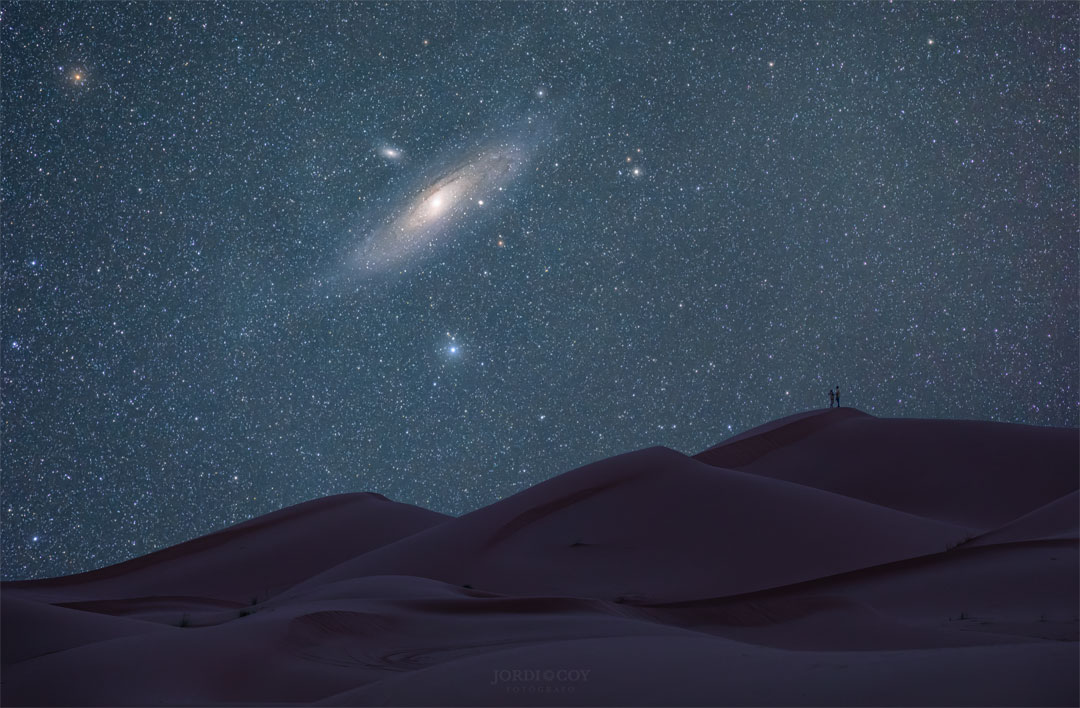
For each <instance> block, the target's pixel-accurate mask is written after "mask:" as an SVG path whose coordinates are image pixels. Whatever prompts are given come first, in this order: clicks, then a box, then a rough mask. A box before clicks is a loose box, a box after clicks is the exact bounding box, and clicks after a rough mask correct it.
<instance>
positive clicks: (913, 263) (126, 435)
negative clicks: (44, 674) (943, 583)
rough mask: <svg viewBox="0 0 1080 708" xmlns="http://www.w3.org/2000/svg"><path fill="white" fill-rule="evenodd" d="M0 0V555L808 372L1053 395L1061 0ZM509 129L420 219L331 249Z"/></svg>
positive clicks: (641, 430) (240, 504)
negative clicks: (401, 235) (490, 172)
mask: <svg viewBox="0 0 1080 708" xmlns="http://www.w3.org/2000/svg"><path fill="white" fill-rule="evenodd" d="M0 12H2V18H0V57H2V58H0V88H2V100H3V104H2V109H3V120H2V166H3V167H2V178H0V179H2V182H0V200H2V202H0V206H2V210H0V219H2V220H0V233H2V244H3V248H2V268H3V273H2V276H3V281H2V285H3V288H2V289H3V297H2V303H0V314H2V320H0V322H2V348H0V369H2V376H3V378H2V382H0V383H2V406H3V421H2V423H3V430H2V446H0V470H2V491H0V500H2V507H0V511H2V520H3V527H2V532H3V533H2V552H3V554H2V558H3V564H2V574H3V578H4V579H16V578H28V577H43V576H51V575H59V574H67V573H72V572H76V571H83V570H88V569H91V568H96V567H101V566H104V565H106V564H110V563H115V562H119V561H122V560H125V559H127V558H131V557H134V556H138V555H142V554H144V553H147V552H149V551H151V550H155V549H157V548H161V547H163V546H166V545H170V544H174V543H177V542H180V541H183V540H186V539H189V538H192V537H194V536H196V535H199V534H204V533H207V532H210V531H212V530H215V529H218V528H221V527H222V526H224V525H227V524H231V523H235V522H238V521H242V520H245V519H248V518H251V517H253V516H256V515H259V514H264V513H266V512H269V511H272V510H275V509H278V508H280V507H282V506H285V505H288V504H294V503H298V502H301V501H305V500H308V499H311V498H315V497H319V496H322V495H327V494H334V493H341V492H351V491H374V492H379V493H382V494H384V495H386V496H388V497H390V498H392V499H396V500H399V501H402V502H407V503H411V504H418V505H421V506H425V507H428V508H431V509H435V510H438V511H443V512H447V513H453V514H460V513H464V512H466V511H469V510H472V509H475V508H477V507H479V506H482V505H484V504H488V503H490V502H492V501H495V500H497V499H499V498H502V497H504V496H506V495H509V494H511V493H513V492H516V491H518V490H520V489H523V488H525V487H527V486H529V485H532V484H535V483H537V482H539V481H541V480H543V479H546V478H548V477H550V476H552V475H555V474H558V473H561V472H564V471H566V470H569V469H571V468H574V467H577V466H579V465H582V464H584V463H587V462H590V461H592V460H596V459H599V458H602V457H606V456H610V455H613V454H617V453H621V452H626V451H629V450H632V449H637V448H641V447H646V446H649V445H657V444H659V445H666V446H669V447H672V448H674V449H676V450H680V451H682V452H686V453H691V454H693V453H696V452H698V451H700V450H702V449H704V448H706V447H709V446H711V445H714V444H716V443H718V442H720V441H721V440H722V439H724V438H725V437H727V436H729V435H731V434H732V433H737V432H740V431H742V430H745V429H746V428H748V427H751V426H753V425H756V424H760V423H763V422H766V421H769V420H772V419H775V418H778V417H781V416H784V415H787V414H790V413H794V412H798V411H801V410H806V409H810V408H818V407H824V406H826V405H827V392H828V389H829V388H830V387H831V386H833V385H835V384H839V385H840V386H841V387H842V389H843V391H844V403H845V405H853V406H856V407H858V408H860V409H862V410H865V411H867V412H869V413H872V414H875V415H879V416H899V417H908V416H910V417H941V418H979V419H990V420H999V421H1009V422H1019V423H1029V424H1035V425H1058V426H1065V425H1076V424H1077V416H1078V410H1080V408H1078V406H1080V403H1078V391H1077V387H1078V384H1077V377H1078V374H1080V365H1078V346H1077V342H1078V336H1080V333H1078V314H1080V313H1078V298H1077V292H1078V285H1080V283H1078V278H1077V263H1078V261H1077V178H1078V173H1077V172H1078V171H1077V165H1078V151H1077V125H1078V118H1080V111H1078V102H1077V95H1078V90H1077V89H1078V85H1077V41H1076V38H1077V36H1078V17H1080V9H1078V6H1077V5H1076V4H1073V3H951V4H936V3H934V4H932V3H903V2H896V3H857V4H854V5H848V4H839V3H820V4H819V3H800V4H798V5H796V4H787V3H779V4H765V3H758V4H729V3H705V4H703V3H664V4H652V3H647V2H641V3H604V4H585V3H573V4H570V3H567V4H558V3H476V4H473V3H436V4H423V3H402V4H383V5H381V4H370V3H362V4H351V3H333V4H314V3H278V4H257V3H217V4H211V3H164V2H157V3H134V4H120V3H89V2H87V3H38V2H23V3H6V4H5V5H4V6H3V8H2V9H0ZM529 120H533V121H536V122H537V123H538V124H543V125H545V126H550V130H549V131H548V132H547V133H546V134H544V135H542V136H541V137H537V138H536V139H535V140H532V141H531V142H530V143H529V147H530V150H531V152H530V153H529V159H528V160H527V162H526V161H522V162H521V164H520V165H519V166H520V170H521V171H520V174H516V175H515V176H514V178H513V179H512V180H511V179H506V180H503V179H495V178H494V177H492V178H490V179H488V177H487V176H485V178H484V179H483V180H479V179H478V181H477V182H476V184H479V185H482V186H483V187H484V190H482V191H483V193H482V194H481V193H479V192H477V193H473V192H474V191H475V190H471V189H470V190H469V191H468V194H467V197H468V199H469V200H470V201H468V202H467V206H468V209H467V210H466V209H464V208H463V209H461V212H462V215H461V216H460V217H459V218H455V220H453V221H452V222H448V223H447V224H445V225H440V229H441V231H440V237H441V238H440V243H439V244H438V248H434V249H428V250H423V251H422V254H423V256H422V257H415V258H414V257H412V256H410V257H409V258H407V259H403V260H402V261H401V262H397V261H395V262H394V263H393V265H394V269H393V272H389V273H383V274H380V277H378V278H360V279H350V278H348V277H343V276H342V275H341V273H342V268H343V267H344V265H343V264H347V262H348V256H349V254H350V253H353V252H355V250H356V249H357V247H358V246H359V245H360V244H362V243H364V240H365V239H366V238H370V236H371V234H372V233H378V230H379V229H380V228H385V227H386V225H387V224H394V223H395V221H394V220H395V219H396V218H400V214H402V213H403V209H407V207H406V206H404V205H407V204H408V203H409V201H408V200H409V199H410V195H413V194H415V193H416V192H417V190H419V189H424V188H426V187H427V186H429V185H430V184H435V183H436V181H437V180H438V178H439V177H440V175H443V174H447V173H448V170H451V169H453V167H454V164H455V160H459V159H461V158H460V156H462V155H468V154H470V151H473V150H476V149H477V148H478V146H484V145H490V144H493V143H498V141H501V140H505V139H506V136H507V135H510V134H512V133H514V131H519V130H520V126H522V125H523V121H526V122H527V121H529ZM469 174H471V173H469ZM485 175H487V173H485ZM470 184H472V183H470ZM489 187H490V189H489ZM480 200H482V201H483V202H484V203H483V204H479V201H480ZM463 203H464V202H463ZM425 248H426V246H425ZM838 454H842V451H838Z"/></svg>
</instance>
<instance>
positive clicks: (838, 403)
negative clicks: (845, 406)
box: [836, 386, 840, 408]
mask: <svg viewBox="0 0 1080 708" xmlns="http://www.w3.org/2000/svg"><path fill="white" fill-rule="evenodd" d="M836 407H837V408H839V407H840V386H837V387H836Z"/></svg>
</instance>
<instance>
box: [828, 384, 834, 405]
mask: <svg viewBox="0 0 1080 708" xmlns="http://www.w3.org/2000/svg"><path fill="white" fill-rule="evenodd" d="M833 400H835V397H834V396H833V392H832V389H831V388H830V389H829V408H832V407H833Z"/></svg>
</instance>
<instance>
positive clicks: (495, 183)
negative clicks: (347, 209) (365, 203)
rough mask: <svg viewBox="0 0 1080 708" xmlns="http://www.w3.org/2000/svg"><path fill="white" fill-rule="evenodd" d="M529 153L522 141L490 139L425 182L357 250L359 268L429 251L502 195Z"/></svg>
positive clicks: (398, 262)
mask: <svg viewBox="0 0 1080 708" xmlns="http://www.w3.org/2000/svg"><path fill="white" fill-rule="evenodd" d="M530 153H531V151H530V150H529V149H528V148H527V147H525V146H524V144H523V143H521V142H516V141H507V142H499V143H494V144H490V145H487V146H485V147H483V148H481V149H479V150H477V151H474V152H473V153H472V154H471V155H470V156H469V157H468V158H466V159H463V160H459V161H458V162H457V163H456V164H455V165H453V166H452V167H451V168H450V169H448V170H444V171H443V172H442V173H440V176H439V177H437V178H435V179H432V180H429V181H427V182H425V183H423V184H422V185H421V187H420V188H419V189H416V190H414V191H412V192H411V193H409V194H408V195H406V197H405V198H404V200H403V202H402V205H401V206H400V207H399V208H397V209H396V210H395V211H394V212H392V213H391V214H390V215H389V216H388V217H387V218H386V219H384V220H383V221H382V222H381V223H380V224H379V225H378V226H376V227H375V228H374V229H372V231H371V232H370V233H369V235H368V237H367V238H366V239H365V240H364V243H363V244H361V245H360V247H359V248H358V249H356V251H354V253H353V256H352V266H353V268H354V270H355V272H359V273H377V272H386V271H389V270H392V269H395V268H400V267H402V266H404V265H406V264H407V263H411V262H414V261H415V260H420V259H423V258H424V257H426V256H429V255H430V254H431V253H433V252H434V251H435V250H436V249H437V247H438V246H440V245H441V244H443V243H444V242H445V241H447V240H448V237H449V235H450V234H451V233H452V232H453V230H454V227H455V226H457V225H459V224H460V223H461V221H462V220H463V219H464V218H466V217H467V216H468V215H469V214H470V213H472V212H475V211H476V210H480V209H483V208H485V206H490V205H491V204H492V203H493V202H495V201H496V200H497V198H498V193H499V192H500V191H502V190H503V189H504V188H505V187H506V186H507V185H508V184H509V183H510V182H512V181H513V180H514V178H515V177H517V176H518V175H520V174H521V173H522V171H523V170H524V168H525V165H526V164H527V163H528V161H529V158H530Z"/></svg>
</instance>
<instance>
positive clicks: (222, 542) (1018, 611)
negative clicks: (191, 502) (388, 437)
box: [0, 409, 1080, 705]
mask: <svg viewBox="0 0 1080 708" xmlns="http://www.w3.org/2000/svg"><path fill="white" fill-rule="evenodd" d="M1076 443H1077V431H1075V430H1062V429H1041V428H1030V427H1025V426H1014V425H1001V424H993V423H979V422H972V421H962V422H958V421H915V420H884V419H877V418H874V417H871V416H868V415H866V414H864V413H861V412H859V411H857V410H854V409H833V410H829V411H811V412H808V413H804V414H800V415H797V416H792V417H789V418H786V419H782V420H780V421H775V422H774V423H771V424H768V425H765V426H761V427H760V428H756V429H754V430H751V431H747V433H744V434H741V435H739V436H736V437H734V438H732V439H730V440H728V441H726V442H725V443H723V444H721V445H718V446H716V447H714V448H711V449H709V450H707V451H705V452H703V453H701V454H699V455H697V456H695V457H688V456H686V455H682V454H680V453H678V452H675V451H673V450H669V449H666V448H648V449H645V450H640V451H637V452H632V453H628V454H625V455H620V456H618V457H614V458H610V459H607V460H602V461H599V462H596V463H593V464H590V465H586V466H584V467H581V468H579V469H576V470H572V471H570V472H567V473H565V474H562V475H559V476H557V477H554V478H552V479H550V480H547V481H545V482H543V483H541V484H538V485H536V486H534V487H532V488H530V489H526V490H524V491H522V492H520V493H518V494H515V495H513V496H511V497H508V498H506V499H503V500H501V501H499V502H496V503H494V504H492V505H490V506H487V507H484V508H482V509H478V510H476V511H474V512H472V513H470V514H466V515H464V516H462V517H459V518H450V517H446V516H443V515H440V514H435V513H433V512H428V511H426V510H423V509H418V508H416V507H410V506H408V505H404V504H397V503H394V502H390V501H389V500H386V499H384V498H381V497H378V496H377V495H343V496H339V497H329V498H327V499H321V500H315V501H312V502H308V503H307V504H301V505H298V506H296V507H290V508H289V509H284V510H282V511H280V512H276V513H274V514H270V515H267V516H264V517H260V518H259V519H254V520H252V521H250V522H247V523H245V524H240V525H237V526H234V527H231V528H229V529H225V530H223V531H221V532H218V533H216V534H211V535H209V536H206V537H202V538H200V539H195V540H193V541H190V542H188V543H185V544H180V545H179V546H176V547H173V548H170V549H166V550H164V551H160V552H158V553H155V554H150V555H148V556H145V557H143V558H139V559H135V560H133V561H129V562H128V563H123V564H120V565H118V566H113V567H110V568H104V569H101V570H99V571H94V572H91V573H85V574H81V575H76V576H69V577H65V578H55V579H48V580H39V581H30V582H20V583H5V584H3V586H2V593H3V598H2V599H3V618H2V619H3V634H2V636H3V656H2V660H3V664H4V676H3V683H2V686H0V692H2V693H0V700H2V702H3V704H4V705H180V704H185V705H229V704H245V705H252V704H255V705H263V704H274V705H291V704H316V703H318V704H325V705H432V704H438V705H780V704H782V705H792V704H796V705H886V704H887V705H896V704H907V705H916V704H918V705H986V704H999V705H1075V704H1076V703H1077V701H1078V700H1080V696H1078V689H1077V678H1078V674H1077V666H1078V664H1080V653H1078V642H1077V639H1078V637H1077V628H1078V622H1077V619H1078V613H1077V600H1078V597H1080V586H1078V571H1080V566H1078V562H1077V561H1078V556H1077V525H1078V524H1077V519H1078V509H1077V501H1078V497H1077V472H1078V468H1080V460H1078V452H1077V450H1078V447H1077V444H1076Z"/></svg>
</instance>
